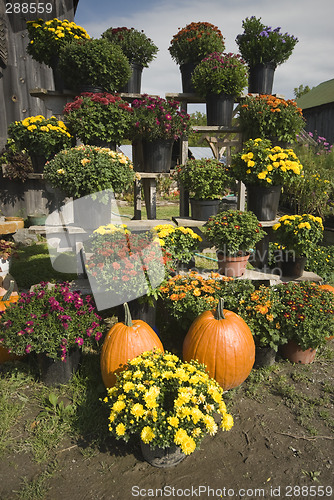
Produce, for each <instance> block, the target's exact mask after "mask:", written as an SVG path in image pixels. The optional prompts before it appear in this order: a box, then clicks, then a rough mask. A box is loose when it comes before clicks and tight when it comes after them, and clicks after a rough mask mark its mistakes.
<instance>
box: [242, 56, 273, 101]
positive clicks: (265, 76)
mask: <svg viewBox="0 0 334 500" xmlns="http://www.w3.org/2000/svg"><path fill="white" fill-rule="evenodd" d="M275 69H276V65H275V64H270V63H268V64H256V66H253V67H251V68H249V77H248V92H249V93H250V94H272V90H273V83H274V74H275Z"/></svg>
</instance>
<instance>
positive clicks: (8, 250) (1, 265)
mask: <svg viewBox="0 0 334 500" xmlns="http://www.w3.org/2000/svg"><path fill="white" fill-rule="evenodd" d="M16 248H17V245H16V243H15V242H14V241H10V240H4V239H1V240H0V276H3V277H4V276H6V274H8V273H9V268H10V263H11V258H12V257H13V256H16V255H17V254H16Z"/></svg>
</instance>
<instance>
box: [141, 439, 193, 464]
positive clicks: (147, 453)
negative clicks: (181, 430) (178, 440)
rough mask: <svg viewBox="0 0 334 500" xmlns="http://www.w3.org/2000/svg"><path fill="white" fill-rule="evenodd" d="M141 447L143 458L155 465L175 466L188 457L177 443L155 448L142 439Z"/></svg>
mask: <svg viewBox="0 0 334 500" xmlns="http://www.w3.org/2000/svg"><path fill="white" fill-rule="evenodd" d="M140 447H141V452H142V454H143V458H144V459H145V460H146V462H148V463H149V464H151V465H153V466H154V467H160V468H161V467H164V468H165V467H173V466H174V465H177V464H179V463H180V462H182V460H184V459H185V458H186V455H185V454H184V453H183V452H182V451H181V449H180V448H179V447H178V446H176V445H173V446H170V447H168V448H159V447H154V448H153V447H151V446H150V445H149V444H146V443H144V442H143V441H141V442H140Z"/></svg>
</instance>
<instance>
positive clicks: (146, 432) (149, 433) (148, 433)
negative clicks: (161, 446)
mask: <svg viewBox="0 0 334 500" xmlns="http://www.w3.org/2000/svg"><path fill="white" fill-rule="evenodd" d="M140 437H141V439H142V441H144V443H146V444H147V443H149V442H150V441H152V439H154V438H155V434H154V432H153V430H152V429H151V427H149V426H148V425H147V426H146V427H144V428H143V430H142V431H141V434H140Z"/></svg>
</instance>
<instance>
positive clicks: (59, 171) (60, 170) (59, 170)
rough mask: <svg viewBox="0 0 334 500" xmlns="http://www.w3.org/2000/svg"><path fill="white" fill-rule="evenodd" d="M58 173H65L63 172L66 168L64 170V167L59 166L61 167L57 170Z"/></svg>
mask: <svg viewBox="0 0 334 500" xmlns="http://www.w3.org/2000/svg"><path fill="white" fill-rule="evenodd" d="M57 174H59V175H63V174H65V170H64V169H63V168H59V169H58V170H57Z"/></svg>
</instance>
